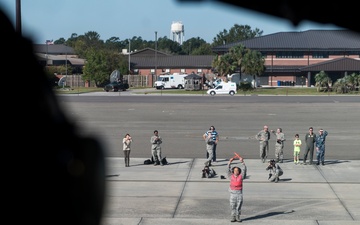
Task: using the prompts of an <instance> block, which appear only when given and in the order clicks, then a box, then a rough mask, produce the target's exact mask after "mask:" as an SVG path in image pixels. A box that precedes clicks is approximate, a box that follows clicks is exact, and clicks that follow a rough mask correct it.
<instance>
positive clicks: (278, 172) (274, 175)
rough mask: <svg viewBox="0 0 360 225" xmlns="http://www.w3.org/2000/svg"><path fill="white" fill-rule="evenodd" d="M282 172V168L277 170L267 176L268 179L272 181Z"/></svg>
mask: <svg viewBox="0 0 360 225" xmlns="http://www.w3.org/2000/svg"><path fill="white" fill-rule="evenodd" d="M283 174H284V172H283V171H282V170H277V171H276V172H275V174H273V175H272V176H271V177H270V178H269V181H270V182H272V181H275V179H276V178H279V177H280V176H281V175H283Z"/></svg>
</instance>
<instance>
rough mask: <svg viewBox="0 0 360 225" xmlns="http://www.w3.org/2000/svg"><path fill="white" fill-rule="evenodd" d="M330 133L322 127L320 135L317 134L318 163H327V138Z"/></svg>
mask: <svg viewBox="0 0 360 225" xmlns="http://www.w3.org/2000/svg"><path fill="white" fill-rule="evenodd" d="M327 135H328V132H327V131H326V130H323V129H320V130H319V135H317V136H316V139H315V146H316V158H317V163H316V165H320V163H321V165H323V166H324V165H325V140H326V137H327Z"/></svg>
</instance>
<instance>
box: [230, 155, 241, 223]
mask: <svg viewBox="0 0 360 225" xmlns="http://www.w3.org/2000/svg"><path fill="white" fill-rule="evenodd" d="M233 160H234V158H231V159H230V160H229V162H228V166H227V168H226V170H227V171H226V173H227V176H228V178H229V179H230V186H229V192H230V209H231V217H230V221H231V222H235V221H238V222H241V219H240V215H241V207H242V205H243V173H242V170H241V169H240V168H239V167H237V166H234V167H233V168H231V162H232V161H233ZM239 160H240V161H242V159H239Z"/></svg>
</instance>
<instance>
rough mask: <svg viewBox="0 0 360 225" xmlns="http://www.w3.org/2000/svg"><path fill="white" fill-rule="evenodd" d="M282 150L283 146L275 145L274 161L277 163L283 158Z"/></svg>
mask: <svg viewBox="0 0 360 225" xmlns="http://www.w3.org/2000/svg"><path fill="white" fill-rule="evenodd" d="M283 148H284V146H283V145H282V144H275V160H276V161H277V162H279V161H281V160H283V158H284V152H283Z"/></svg>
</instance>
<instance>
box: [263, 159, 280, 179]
mask: <svg viewBox="0 0 360 225" xmlns="http://www.w3.org/2000/svg"><path fill="white" fill-rule="evenodd" d="M266 170H268V171H269V172H270V173H269V178H268V180H269V181H270V182H274V181H275V183H277V182H278V181H279V180H280V176H282V175H283V174H284V171H283V170H282V169H281V167H280V165H279V163H276V162H275V160H274V159H272V160H270V161H269V165H268V166H267V167H266Z"/></svg>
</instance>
